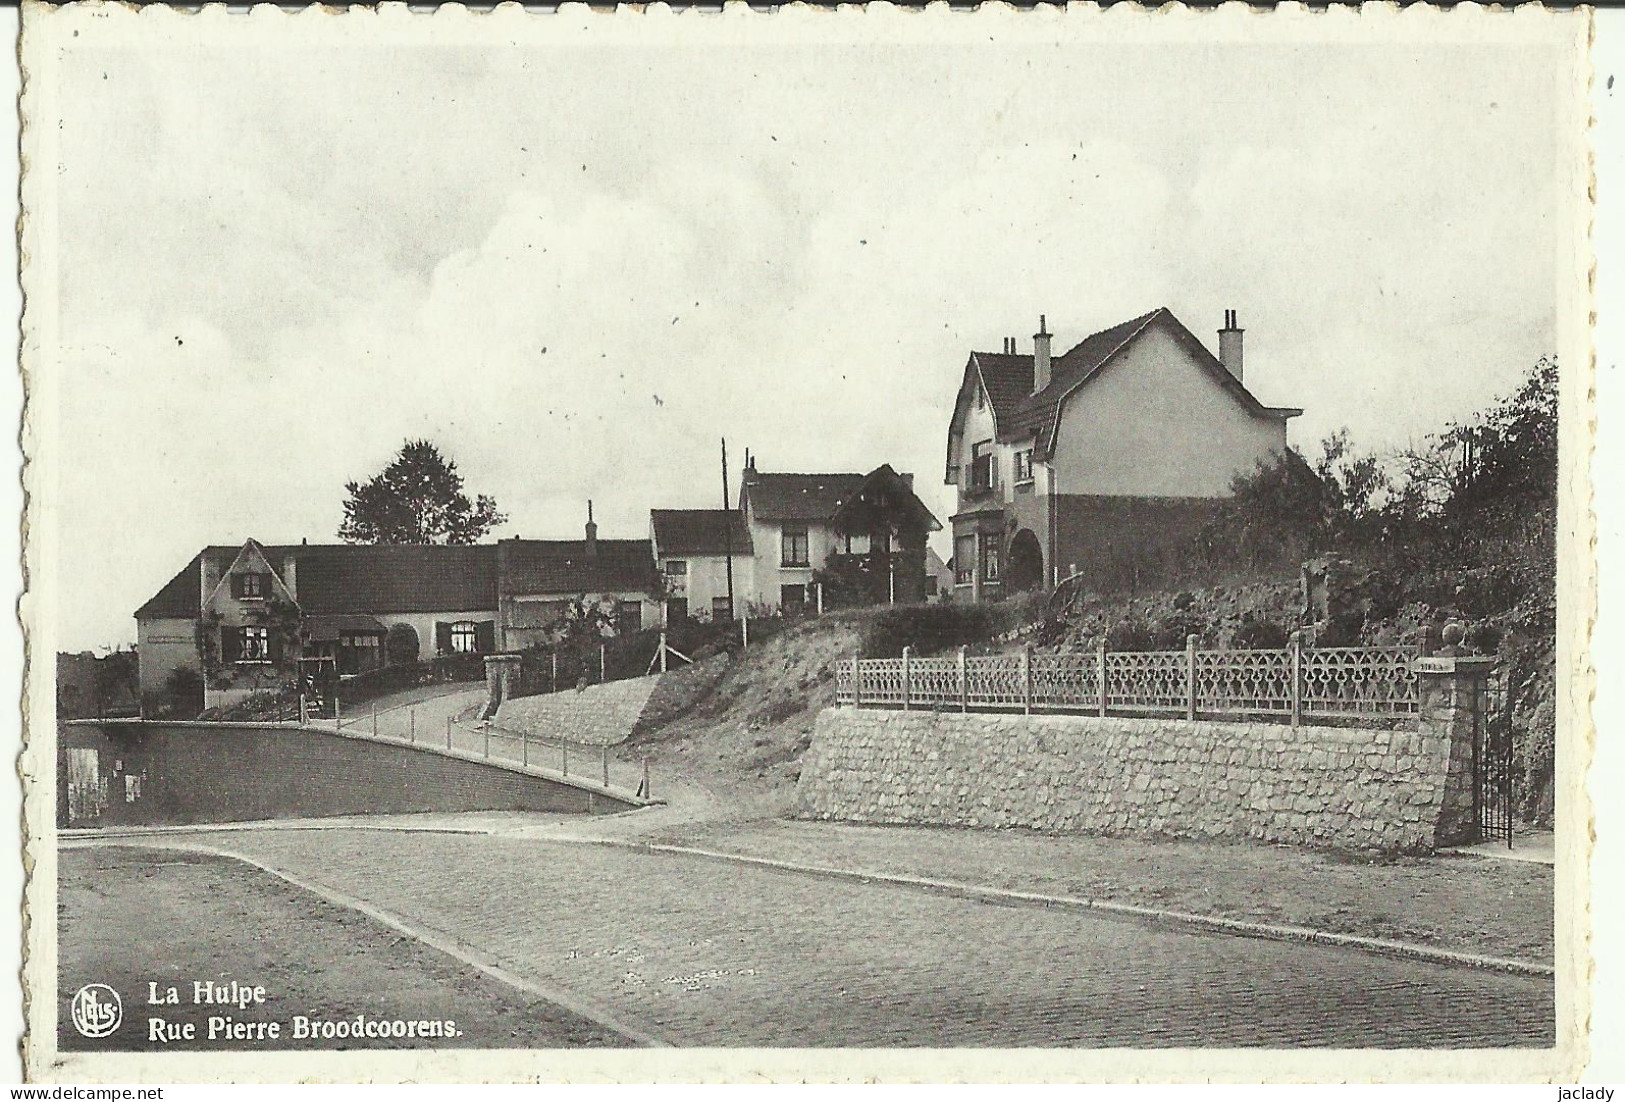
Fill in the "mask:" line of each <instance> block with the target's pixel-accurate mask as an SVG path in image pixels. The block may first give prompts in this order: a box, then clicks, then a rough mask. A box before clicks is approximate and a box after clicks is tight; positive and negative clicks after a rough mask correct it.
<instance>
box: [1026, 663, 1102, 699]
mask: <svg viewBox="0 0 1625 1102" xmlns="http://www.w3.org/2000/svg"><path fill="white" fill-rule="evenodd" d="M1032 662H1033V707H1034V708H1046V709H1052V710H1055V711H1066V712H1092V711H1095V710H1097V709H1098V708H1099V707H1100V686H1099V683H1098V678H1097V676H1096V670H1095V656H1094V655H1092V654H1035V655H1033V659H1032Z"/></svg>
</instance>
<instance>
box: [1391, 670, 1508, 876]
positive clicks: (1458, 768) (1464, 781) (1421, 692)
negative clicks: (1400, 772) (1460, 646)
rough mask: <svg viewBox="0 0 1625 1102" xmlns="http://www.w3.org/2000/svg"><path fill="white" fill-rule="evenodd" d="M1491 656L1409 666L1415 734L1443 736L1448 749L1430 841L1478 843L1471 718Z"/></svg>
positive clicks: (1477, 719)
mask: <svg viewBox="0 0 1625 1102" xmlns="http://www.w3.org/2000/svg"><path fill="white" fill-rule="evenodd" d="M1494 666H1495V659H1493V658H1480V657H1469V656H1464V655H1450V654H1443V655H1436V656H1432V657H1423V658H1418V659H1416V661H1415V662H1414V663H1413V664H1412V666H1411V669H1412V670H1414V671H1415V673H1416V677H1417V704H1418V707H1417V717H1416V719H1417V723H1416V730H1417V734H1418V735H1419V736H1420V737H1421V738H1422V739H1423V740H1424V745H1427V740H1442V741H1441V743H1440V745H1441V746H1442V747H1448V751H1447V752H1448V765H1447V767H1446V770H1445V778H1444V794H1443V796H1442V798H1441V800H1440V804H1439V817H1438V820H1437V826H1436V827H1435V829H1434V845H1437V846H1459V845H1467V844H1470V843H1472V842H1476V841H1478V812H1477V793H1476V792H1475V787H1476V781H1477V778H1476V777H1475V776H1474V765H1473V751H1474V742H1475V739H1476V737H1477V732H1476V730H1475V724H1476V723H1483V722H1485V718H1486V717H1481V716H1476V715H1475V713H1476V712H1477V710H1478V708H1479V707H1480V698H1481V693H1482V691H1483V682H1484V679H1485V678H1486V677H1488V676H1489V673H1490V670H1491V669H1493V668H1494Z"/></svg>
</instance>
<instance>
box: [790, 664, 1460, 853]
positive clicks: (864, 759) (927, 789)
mask: <svg viewBox="0 0 1625 1102" xmlns="http://www.w3.org/2000/svg"><path fill="white" fill-rule="evenodd" d="M1461 718H1462V713H1461V709H1460V707H1459V706H1458V705H1457V703H1456V701H1455V700H1454V698H1452V697H1449V696H1448V695H1446V696H1439V695H1437V694H1434V698H1433V699H1427V698H1424V714H1423V716H1422V717H1421V722H1420V723H1418V724H1416V725H1414V726H1413V727H1412V729H1409V730H1403V731H1384V730H1370V729H1364V728H1353V727H1315V726H1307V725H1306V726H1301V727H1297V728H1294V727H1291V726H1289V725H1287V724H1279V723H1264V722H1216V721H1209V720H1186V719H1183V718H1179V719H1172V718H1169V719H1136V718H1100V717H1095V716H1036V715H999V714H976V713H971V714H961V713H957V712H920V711H909V712H904V711H889V710H884V709H862V708H851V707H835V708H829V709H826V710H825V711H824V712H822V713H821V714H820V715H819V717H818V721H817V726H816V728H815V731H814V735H813V741H812V745H811V746H810V748H809V749H808V751H807V754H806V755H805V757H804V758H803V761H802V772H801V780H800V785H799V789H798V814H799V815H800V816H801V817H803V818H815V819H840V820H850V821H857V822H866V823H896V824H920V825H947V826H970V827H1028V828H1032V829H1037V830H1046V831H1057V832H1066V833H1081V834H1108V835H1125V836H1138V837H1168V838H1203V839H1226V840H1253V841H1263V842H1277V843H1288V844H1293V845H1305V846H1314V847H1322V848H1332V849H1344V850H1360V851H1387V852H1392V851H1405V852H1416V851H1424V850H1430V849H1433V848H1434V847H1435V846H1438V845H1446V844H1455V843H1456V842H1459V841H1465V840H1467V837H1466V832H1470V830H1471V815H1472V804H1471V788H1470V785H1471V777H1470V768H1465V769H1464V764H1465V763H1464V760H1463V749H1462V742H1463V736H1462V732H1463V730H1465V731H1466V732H1467V734H1466V751H1465V752H1466V755H1467V757H1468V758H1470V756H1471V750H1472V744H1471V727H1470V724H1464V723H1462V722H1460V720H1461ZM1453 751H1454V752H1453ZM1464 799H1465V801H1466V802H1465V809H1464V807H1463V800H1464Z"/></svg>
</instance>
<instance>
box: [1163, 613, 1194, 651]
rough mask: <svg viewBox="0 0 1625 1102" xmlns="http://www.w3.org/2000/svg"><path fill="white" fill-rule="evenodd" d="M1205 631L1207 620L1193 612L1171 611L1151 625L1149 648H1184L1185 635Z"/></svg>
mask: <svg viewBox="0 0 1625 1102" xmlns="http://www.w3.org/2000/svg"><path fill="white" fill-rule="evenodd" d="M1206 631H1207V622H1206V621H1205V620H1203V619H1202V618H1201V617H1200V616H1198V615H1196V614H1195V613H1193V612H1173V613H1170V614H1168V615H1167V616H1164V617H1163V618H1162V619H1160V620H1158V621H1157V622H1156V623H1154V624H1153V625H1152V627H1151V637H1152V642H1153V646H1152V648H1151V649H1152V650H1184V649H1185V639H1186V637H1187V636H1190V635H1202V634H1204V633H1205V632H1206Z"/></svg>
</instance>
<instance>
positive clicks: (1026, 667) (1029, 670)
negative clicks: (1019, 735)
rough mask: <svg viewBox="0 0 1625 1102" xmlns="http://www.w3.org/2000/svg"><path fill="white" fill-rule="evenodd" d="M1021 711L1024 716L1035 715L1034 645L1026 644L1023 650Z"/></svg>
mask: <svg viewBox="0 0 1625 1102" xmlns="http://www.w3.org/2000/svg"><path fill="white" fill-rule="evenodd" d="M1021 711H1022V714H1024V715H1029V716H1030V715H1032V714H1033V645H1032V644H1031V643H1028V644H1026V645H1025V646H1023V647H1022V648H1021Z"/></svg>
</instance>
